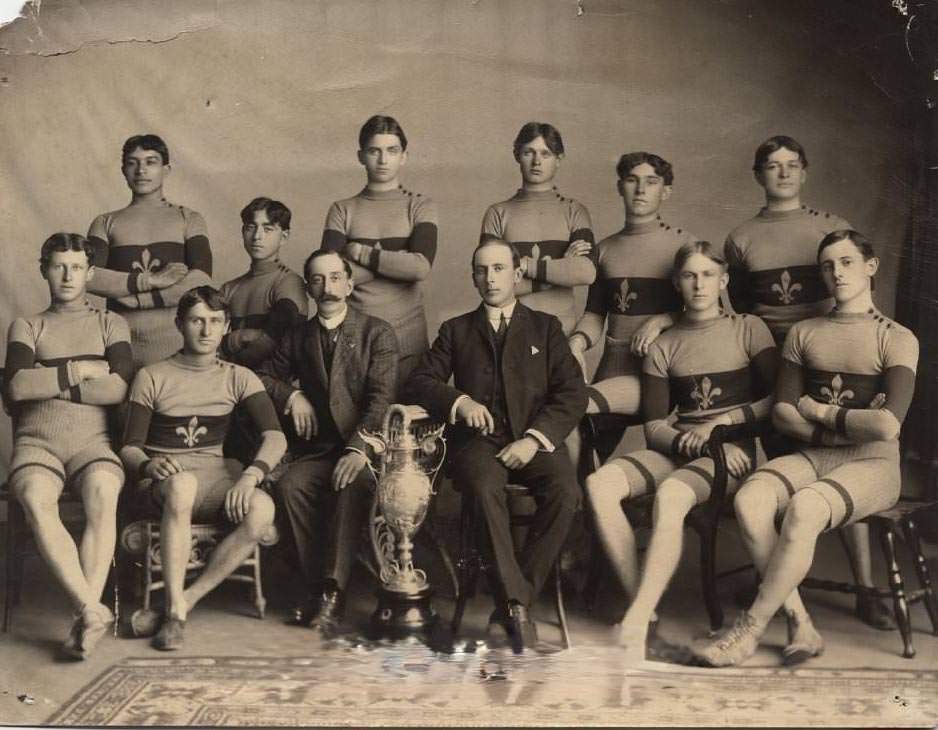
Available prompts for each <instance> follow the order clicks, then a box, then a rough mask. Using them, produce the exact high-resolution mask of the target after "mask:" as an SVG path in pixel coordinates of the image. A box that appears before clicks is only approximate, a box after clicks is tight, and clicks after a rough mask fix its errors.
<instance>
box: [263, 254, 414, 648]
mask: <svg viewBox="0 0 938 730" xmlns="http://www.w3.org/2000/svg"><path fill="white" fill-rule="evenodd" d="M303 270H304V274H305V276H306V291H307V293H308V294H309V296H310V297H311V298H312V299H313V301H315V302H316V306H317V307H318V311H317V315H316V317H314V318H313V319H310V320H308V321H306V322H304V323H303V324H301V325H300V326H298V327H295V328H293V329H291V330H289V331H288V332H287V334H286V335H285V336H284V337H283V339H281V341H280V343H279V344H278V346H277V348H276V349H275V350H274V352H273V354H272V355H271V358H270V360H268V361H267V362H266V363H265V364H264V365H263V366H262V367H261V370H260V372H259V375H260V377H261V380H262V381H263V383H264V385H265V386H266V388H267V391H268V393H270V396H271V398H273V400H274V403H275V404H276V406H277V409H278V411H280V412H281V413H284V414H286V415H288V416H289V417H290V418H291V419H292V420H293V426H294V428H295V429H296V433H297V434H298V435H299V436H300V445H299V448H298V452H297V453H296V454H294V455H295V456H297V459H296V461H294V462H293V463H292V465H291V466H290V468H289V470H288V471H287V472H286V474H284V475H283V477H281V479H280V480H279V482H278V483H277V494H276V497H277V500H278V502H279V505H280V507H281V509H282V510H283V514H285V515H286V522H287V524H288V525H289V528H290V531H291V532H292V533H293V539H294V543H295V546H296V551H297V554H298V558H299V563H300V568H301V569H302V571H303V574H304V578H305V579H306V582H307V587H308V589H309V595H308V597H307V598H306V600H305V601H304V602H303V604H302V605H300V606H299V607H298V608H297V609H296V611H295V614H294V617H293V623H295V624H298V625H302V626H310V627H312V628H318V629H320V630H322V631H324V632H327V633H328V632H331V631H334V630H335V629H336V628H337V627H338V625H339V623H340V622H341V620H342V615H343V612H344V603H345V590H346V586H347V585H348V580H349V576H350V574H351V570H352V564H353V562H354V559H355V550H356V547H357V542H358V538H359V536H360V535H361V531H362V527H364V525H365V521H366V520H367V517H368V506H369V498H370V487H371V475H370V474H369V473H368V472H367V470H365V469H364V467H365V463H366V461H367V456H366V449H365V442H364V440H363V439H362V437H361V433H362V431H363V430H369V431H378V430H380V428H381V425H382V420H383V418H384V414H385V411H386V410H387V408H388V406H389V405H390V404H391V402H392V400H393V398H394V391H395V384H396V382H397V368H398V345H397V338H396V337H395V335H394V330H392V329H391V326H390V325H389V324H388V323H387V322H385V321H384V320H381V319H378V318H377V317H372V316H369V315H367V314H364V313H363V312H361V311H360V310H357V309H355V308H353V307H350V306H349V305H348V303H347V300H348V298H349V296H350V295H351V294H352V291H353V289H354V286H355V282H354V280H353V278H352V268H351V266H350V265H349V262H348V261H346V260H345V259H344V258H342V257H341V256H340V255H339V254H338V253H336V252H334V251H327V250H324V249H320V250H318V251H314V252H313V253H312V254H310V256H309V258H308V259H307V260H306V265H305V266H304V267H303ZM294 379H296V380H298V381H299V387H298V388H297V387H295V386H294V385H293V384H292V383H293V381H294Z"/></svg>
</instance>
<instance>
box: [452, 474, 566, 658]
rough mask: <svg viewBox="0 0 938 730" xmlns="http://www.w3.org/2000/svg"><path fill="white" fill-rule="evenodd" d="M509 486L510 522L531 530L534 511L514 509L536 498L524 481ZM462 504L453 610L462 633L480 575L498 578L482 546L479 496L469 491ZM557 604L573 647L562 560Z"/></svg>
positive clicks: (563, 631)
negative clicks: (467, 608)
mask: <svg viewBox="0 0 938 730" xmlns="http://www.w3.org/2000/svg"><path fill="white" fill-rule="evenodd" d="M505 489H506V490H507V491H508V499H509V511H510V525H511V528H512V535H513V536H514V535H515V534H516V531H518V530H524V529H527V528H528V527H529V526H530V525H531V523H532V513H531V512H530V511H528V510H525V511H521V510H517V509H512V507H513V506H517V505H518V503H519V502H520V501H523V500H533V499H534V497H533V496H532V494H531V491H530V490H529V489H528V488H527V487H524V486H522V485H520V484H508V485H507V486H506V487H505ZM461 497H462V505H461V508H460V514H459V542H460V551H459V559H458V560H457V561H456V570H457V574H458V586H459V588H458V591H457V595H456V606H455V609H454V611H453V620H452V622H451V624H450V627H451V629H452V632H453V634H454V635H455V634H458V633H459V628H460V626H461V625H462V618H463V614H464V613H465V611H466V605H467V604H468V603H469V599H470V598H472V597H473V596H475V595H476V590H477V588H478V582H479V575H480V574H481V573H482V572H485V573H486V575H487V576H488V577H489V580H490V581H495V580H497V575H496V574H495V566H494V565H491V564H490V563H489V561H487V560H486V559H485V557H484V556H483V554H482V550H481V549H480V547H479V545H480V540H482V539H484V538H485V534H484V531H483V529H484V524H483V521H481V520H478V519H477V512H478V509H477V505H476V499H475V497H474V496H473V495H472V494H470V493H469V492H468V491H463V492H462V493H461ZM518 544H519V543H518V541H517V540H515V547H516V548H517V547H518ZM554 606H555V608H556V611H557V620H558V622H559V624H560V632H561V634H562V636H563V643H564V647H565V648H567V649H569V648H570V647H571V646H572V643H571V641H570V629H569V626H568V625H567V614H566V610H565V608H564V600H563V586H562V582H561V574H560V559H559V558H558V559H557V562H556V563H555V564H554Z"/></svg>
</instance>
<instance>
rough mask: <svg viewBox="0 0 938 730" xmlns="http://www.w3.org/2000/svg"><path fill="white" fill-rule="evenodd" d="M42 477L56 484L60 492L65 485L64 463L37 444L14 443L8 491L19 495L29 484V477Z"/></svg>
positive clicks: (59, 492)
mask: <svg viewBox="0 0 938 730" xmlns="http://www.w3.org/2000/svg"><path fill="white" fill-rule="evenodd" d="M34 476H39V477H42V479H43V481H45V482H50V483H55V484H57V485H58V492H57V494H56V497H58V494H61V492H62V488H63V487H64V485H65V465H64V464H63V463H62V462H61V461H60V460H59V458H58V457H57V456H55V454H53V453H52V452H50V451H48V450H46V449H43V448H40V447H38V446H23V445H14V447H13V459H12V461H11V462H10V476H9V477H7V482H8V483H9V485H10V491H11V492H12V493H13V494H15V495H17V497H19V496H20V494H21V493H22V492H23V490H24V489H26V487H27V486H28V485H29V484H30V481H31V477H34Z"/></svg>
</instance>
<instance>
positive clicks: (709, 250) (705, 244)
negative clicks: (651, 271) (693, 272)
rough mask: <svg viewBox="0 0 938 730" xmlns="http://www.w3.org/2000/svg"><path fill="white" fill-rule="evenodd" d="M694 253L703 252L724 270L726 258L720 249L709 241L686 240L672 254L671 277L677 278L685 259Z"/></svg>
mask: <svg viewBox="0 0 938 730" xmlns="http://www.w3.org/2000/svg"><path fill="white" fill-rule="evenodd" d="M695 253H699V254H703V255H704V256H706V257H707V258H708V259H710V260H711V261H712V262H713V263H715V264H719V265H720V267H721V268H722V269H723V271H726V259H725V258H723V254H722V253H720V249H719V248H717V247H716V246H714V245H713V244H712V243H710V241H688V242H687V243H685V244H684V245H683V246H681V247H680V248H679V249H678V250H677V252H676V253H675V254H674V266H673V267H672V269H671V276H672V278H675V279H676V278H677V276H678V274H680V273H681V269H683V268H684V264H686V263H687V259H689V258H690V257H691V256H693V255H694V254H695Z"/></svg>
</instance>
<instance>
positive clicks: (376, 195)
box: [358, 185, 404, 200]
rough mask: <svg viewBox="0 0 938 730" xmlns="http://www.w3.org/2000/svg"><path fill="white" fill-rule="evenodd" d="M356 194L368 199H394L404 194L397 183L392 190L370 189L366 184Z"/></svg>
mask: <svg viewBox="0 0 938 730" xmlns="http://www.w3.org/2000/svg"><path fill="white" fill-rule="evenodd" d="M358 195H359V197H361V198H367V199H368V200H395V199H396V198H400V197H402V196H403V195H404V188H403V187H401V186H400V185H398V186H397V187H396V188H393V189H392V190H370V189H369V188H368V186H367V185H366V186H365V187H364V188H362V191H361V192H360V193H359V194H358Z"/></svg>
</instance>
